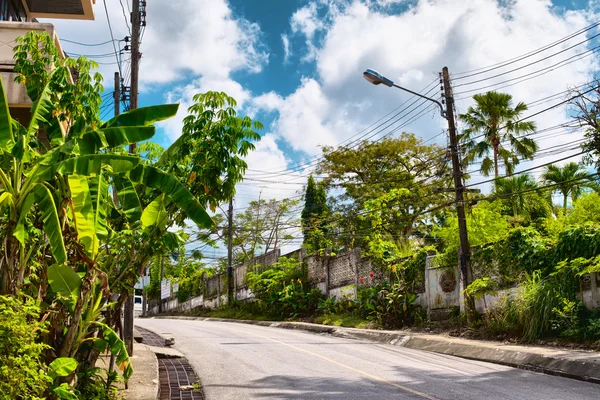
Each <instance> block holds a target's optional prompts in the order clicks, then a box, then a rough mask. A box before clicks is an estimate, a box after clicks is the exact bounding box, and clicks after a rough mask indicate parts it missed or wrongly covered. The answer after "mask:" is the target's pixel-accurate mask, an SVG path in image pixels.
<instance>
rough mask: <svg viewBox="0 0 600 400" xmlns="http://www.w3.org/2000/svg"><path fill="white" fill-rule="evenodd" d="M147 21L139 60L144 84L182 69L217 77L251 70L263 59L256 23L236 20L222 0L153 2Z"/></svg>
mask: <svg viewBox="0 0 600 400" xmlns="http://www.w3.org/2000/svg"><path fill="white" fill-rule="evenodd" d="M182 11H183V12H184V14H183V15H182ZM148 20H149V23H148V31H147V33H146V35H145V36H144V43H143V51H144V59H143V62H142V72H143V74H142V76H143V80H144V81H145V82H147V83H165V82H170V81H172V80H175V79H177V78H180V76H181V74H183V73H186V72H191V73H192V74H194V75H203V76H211V77H218V78H224V77H228V76H229V75H230V74H231V73H232V72H234V71H237V70H247V71H250V72H254V73H256V72H260V71H261V70H262V67H263V65H264V64H265V63H266V62H267V61H268V54H267V53H266V52H265V51H263V50H262V49H261V44H260V35H261V31H260V28H259V26H258V25H257V24H255V23H251V22H249V21H247V20H245V19H243V18H236V17H235V16H234V15H233V14H232V11H231V9H230V7H229V4H228V3H227V1H226V0H177V1H163V2H154V3H151V4H149V5H148Z"/></svg>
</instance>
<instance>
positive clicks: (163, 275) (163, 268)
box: [158, 254, 165, 314]
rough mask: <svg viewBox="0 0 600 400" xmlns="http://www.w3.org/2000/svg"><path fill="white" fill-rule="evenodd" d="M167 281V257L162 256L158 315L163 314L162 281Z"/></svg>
mask: <svg viewBox="0 0 600 400" xmlns="http://www.w3.org/2000/svg"><path fill="white" fill-rule="evenodd" d="M164 279H165V255H164V254H163V255H162V260H161V262H160V288H161V293H160V301H159V302H158V313H159V314H160V313H162V312H163V299H162V281H163V280H164Z"/></svg>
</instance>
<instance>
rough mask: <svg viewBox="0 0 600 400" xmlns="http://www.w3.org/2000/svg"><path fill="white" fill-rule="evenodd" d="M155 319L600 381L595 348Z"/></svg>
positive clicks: (301, 324)
mask: <svg viewBox="0 0 600 400" xmlns="http://www.w3.org/2000/svg"><path fill="white" fill-rule="evenodd" d="M152 318H159V319H181V320H192V321H214V322H237V323H243V324H250V325H259V326H266V327H272V328H283V329H297V330H304V331H308V332H313V333H318V334H328V335H332V336H335V337H340V338H348V339H356V340H367V341H371V342H375V343H382V344H391V345H395V346H401V347H406V348H409V349H415V350H423V351H429V352H432V353H438V354H446V355H451V356H455V357H461V358H466V359H470V360H477V361H484V362H490V363H495V364H501V365H506V366H509V367H514V368H520V369H524V370H529V371H535V372H542V373H545V374H549V375H555V376H562V377H565V378H571V379H577V380H582V381H587V382H592V383H597V384H600V353H598V352H593V351H580V350H564V349H551V348H544V347H530V346H518V345H507V344H502V343H495V342H486V341H479V340H468V339H458V338H450V337H446V336H441V335H427V334H408V333H403V332H395V331H378V330H372V329H357V328H342V327H335V326H327V325H319V324H310V323H306V322H273V321H252V320H234V319H225V318H207V317H185V316H154V317H152Z"/></svg>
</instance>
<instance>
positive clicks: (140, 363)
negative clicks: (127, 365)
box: [119, 334, 159, 400]
mask: <svg viewBox="0 0 600 400" xmlns="http://www.w3.org/2000/svg"><path fill="white" fill-rule="evenodd" d="M137 336H139V334H137ZM131 363H132V365H133V375H132V376H131V379H129V382H128V385H127V386H128V387H127V389H126V390H125V389H123V390H122V391H120V392H119V394H120V395H122V396H123V398H124V399H126V400H157V399H158V383H159V382H158V360H157V358H156V355H155V353H154V351H152V349H151V347H150V346H147V345H145V344H142V343H137V342H134V343H133V356H131Z"/></svg>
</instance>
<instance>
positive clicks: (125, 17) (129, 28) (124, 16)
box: [119, 0, 131, 35]
mask: <svg viewBox="0 0 600 400" xmlns="http://www.w3.org/2000/svg"><path fill="white" fill-rule="evenodd" d="M119 3H120V4H121V10H123V18H124V19H125V25H126V26H127V30H128V31H129V34H130V35H131V27H130V26H129V21H128V20H127V15H126V14H125V7H124V6H123V1H122V0H119ZM127 6H128V7H129V3H127Z"/></svg>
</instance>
